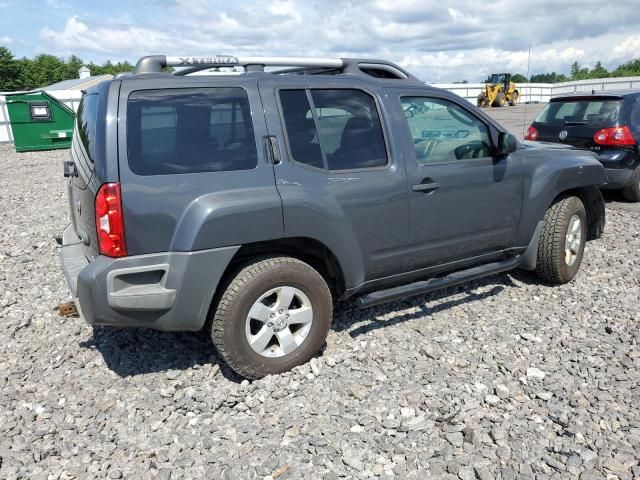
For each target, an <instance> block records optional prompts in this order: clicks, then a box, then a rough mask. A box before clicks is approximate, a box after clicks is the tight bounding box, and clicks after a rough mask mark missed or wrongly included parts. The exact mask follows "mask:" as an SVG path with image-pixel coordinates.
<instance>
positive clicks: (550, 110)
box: [536, 98, 622, 126]
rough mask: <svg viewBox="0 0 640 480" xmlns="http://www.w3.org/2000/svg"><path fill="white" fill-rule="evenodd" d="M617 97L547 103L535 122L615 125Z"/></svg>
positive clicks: (618, 101)
mask: <svg viewBox="0 0 640 480" xmlns="http://www.w3.org/2000/svg"><path fill="white" fill-rule="evenodd" d="M621 105H622V101H621V100H619V99H608V98H607V99H603V98H600V99H593V100H567V101H564V100H563V101H557V102H551V103H549V104H547V106H546V107H544V109H543V110H542V111H541V112H540V114H539V115H538V117H537V118H536V123H542V124H552V125H564V124H571V123H574V124H582V125H594V126H596V125H615V124H616V123H617V122H618V118H619V116H620V107H621Z"/></svg>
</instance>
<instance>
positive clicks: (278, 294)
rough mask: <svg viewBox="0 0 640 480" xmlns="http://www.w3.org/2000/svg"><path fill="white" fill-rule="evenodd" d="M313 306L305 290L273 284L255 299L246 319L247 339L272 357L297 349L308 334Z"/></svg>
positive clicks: (251, 345)
mask: <svg viewBox="0 0 640 480" xmlns="http://www.w3.org/2000/svg"><path fill="white" fill-rule="evenodd" d="M312 323H313V307H312V306H311V302H310V301H309V297H307V296H306V295H305V294H304V292H302V290H300V289H298V288H295V287H291V286H282V287H276V288H272V289H271V290H269V291H268V292H266V293H264V294H263V295H261V296H260V298H258V300H256V301H255V303H254V304H253V305H252V306H251V309H250V310H249V314H248V315H247V320H246V322H245V334H246V337H247V342H249V346H250V347H251V348H252V349H253V351H254V352H256V353H257V354H259V355H261V356H263V357H269V358H277V357H283V356H285V355H288V354H290V353H291V352H293V351H295V350H296V349H297V348H298V347H299V346H300V345H302V343H303V342H304V341H305V339H306V338H307V335H308V334H309V331H310V330H311V324H312Z"/></svg>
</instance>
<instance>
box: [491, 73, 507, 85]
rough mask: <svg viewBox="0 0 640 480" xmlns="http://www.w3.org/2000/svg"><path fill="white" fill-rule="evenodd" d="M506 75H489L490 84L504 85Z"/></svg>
mask: <svg viewBox="0 0 640 480" xmlns="http://www.w3.org/2000/svg"><path fill="white" fill-rule="evenodd" d="M505 80H506V75H505V74H504V73H494V74H493V75H491V80H490V81H491V83H504V82H505Z"/></svg>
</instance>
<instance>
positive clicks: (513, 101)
mask: <svg viewBox="0 0 640 480" xmlns="http://www.w3.org/2000/svg"><path fill="white" fill-rule="evenodd" d="M519 99H520V96H519V95H518V92H513V93H512V94H511V100H509V105H511V106H512V107H515V106H516V105H518V100H519Z"/></svg>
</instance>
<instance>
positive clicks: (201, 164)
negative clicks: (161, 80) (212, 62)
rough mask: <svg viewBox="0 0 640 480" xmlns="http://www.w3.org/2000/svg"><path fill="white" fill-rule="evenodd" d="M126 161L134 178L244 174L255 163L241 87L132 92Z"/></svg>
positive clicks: (243, 92)
mask: <svg viewBox="0 0 640 480" xmlns="http://www.w3.org/2000/svg"><path fill="white" fill-rule="evenodd" d="M127 156H128V161H129V168H131V171H133V172H134V173H135V174H137V175H167V174H180V173H196V172H219V171H231V170H249V169H252V168H255V167H256V165H257V163H258V155H257V150H256V141H255V135H254V131H253V123H252V121H251V111H250V107H249V100H248V97H247V94H246V92H245V91H244V90H243V89H241V88H194V89H179V90H177V89H172V90H144V91H136V92H133V93H132V94H131V95H130V96H129V100H128V102H127Z"/></svg>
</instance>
